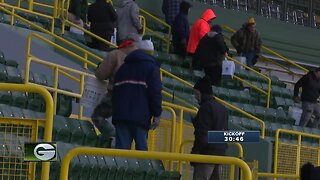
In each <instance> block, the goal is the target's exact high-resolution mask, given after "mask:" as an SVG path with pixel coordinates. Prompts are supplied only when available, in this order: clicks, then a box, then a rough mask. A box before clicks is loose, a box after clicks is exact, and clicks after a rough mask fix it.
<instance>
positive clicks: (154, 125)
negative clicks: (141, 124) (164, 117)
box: [150, 116, 160, 130]
mask: <svg viewBox="0 0 320 180" xmlns="http://www.w3.org/2000/svg"><path fill="white" fill-rule="evenodd" d="M159 124H160V116H158V117H153V122H152V123H151V125H150V129H151V130H155V129H156V128H157V127H158V126H159Z"/></svg>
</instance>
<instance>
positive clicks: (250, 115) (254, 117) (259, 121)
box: [160, 69, 265, 139]
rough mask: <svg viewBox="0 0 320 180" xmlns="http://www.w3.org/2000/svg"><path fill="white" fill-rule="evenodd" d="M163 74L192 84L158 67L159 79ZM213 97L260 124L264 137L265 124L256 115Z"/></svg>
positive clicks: (189, 84)
mask: <svg viewBox="0 0 320 180" xmlns="http://www.w3.org/2000/svg"><path fill="white" fill-rule="evenodd" d="M163 75H167V76H169V77H171V78H174V79H176V80H178V81H179V82H181V83H183V84H185V85H186V86H188V87H190V88H193V85H192V84H191V83H189V82H187V81H185V80H183V79H181V78H179V77H177V76H175V75H173V74H171V73H169V72H167V71H165V70H163V69H160V77H161V79H162V77H163ZM215 99H216V100H217V101H218V102H220V103H221V104H223V105H225V106H227V107H229V108H231V109H233V110H235V111H237V112H239V113H241V114H243V115H245V116H247V117H249V118H250V119H253V120H254V121H256V122H258V123H259V124H260V126H261V138H262V139H264V136H265V124H264V121H263V120H261V119H259V118H257V117H256V116H254V115H252V114H250V113H247V112H245V111H243V110H242V109H240V108H238V107H236V106H234V105H232V104H230V103H228V102H226V101H224V100H222V99H220V98H218V97H215ZM170 107H173V106H170ZM176 107H177V108H179V109H181V106H176ZM193 111H194V110H193Z"/></svg>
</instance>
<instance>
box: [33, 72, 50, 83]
mask: <svg viewBox="0 0 320 180" xmlns="http://www.w3.org/2000/svg"><path fill="white" fill-rule="evenodd" d="M33 78H34V82H35V83H36V84H40V85H44V86H47V85H48V81H47V77H46V76H45V75H44V74H38V73H35V72H34V73H33Z"/></svg>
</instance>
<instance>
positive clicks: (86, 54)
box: [27, 33, 103, 69]
mask: <svg viewBox="0 0 320 180" xmlns="http://www.w3.org/2000/svg"><path fill="white" fill-rule="evenodd" d="M34 38H36V39H38V40H41V41H43V42H45V43H47V44H49V45H51V46H53V47H55V48H57V49H59V50H61V51H63V52H65V53H67V54H68V55H70V56H72V57H74V58H76V59H78V60H79V61H81V62H82V63H83V68H85V69H87V68H88V65H89V66H91V67H94V68H96V67H97V65H96V64H95V63H93V62H91V61H89V57H92V58H94V59H96V60H97V61H99V62H102V61H103V59H102V58H101V57H99V56H97V55H95V54H93V53H91V52H89V51H87V50H85V49H82V48H76V49H77V50H79V51H81V53H83V56H80V55H78V54H76V53H74V52H72V51H70V50H68V49H65V48H64V47H62V46H60V45H57V44H56V43H54V42H52V41H50V40H48V39H46V38H45V37H43V36H41V35H39V34H36V33H31V34H29V36H28V44H27V57H28V56H29V55H30V53H31V44H32V39H34ZM66 42H68V41H66ZM69 43H70V42H68V43H67V44H69ZM69 45H73V44H72V43H70V44H69ZM73 46H75V45H73ZM75 47H78V46H75Z"/></svg>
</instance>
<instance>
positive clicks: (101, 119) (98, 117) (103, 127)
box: [91, 94, 115, 137]
mask: <svg viewBox="0 0 320 180" xmlns="http://www.w3.org/2000/svg"><path fill="white" fill-rule="evenodd" d="M111 98H112V96H111V94H106V95H105V96H104V97H103V99H102V100H101V102H100V104H98V106H97V107H95V109H94V111H93V113H92V116H91V119H92V121H93V124H94V125H95V126H96V127H97V128H98V130H99V131H100V132H101V134H103V135H104V136H107V137H110V136H115V130H114V127H113V125H112V124H111V123H110V122H108V121H107V120H106V119H107V118H109V117H111V116H112V102H111Z"/></svg>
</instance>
